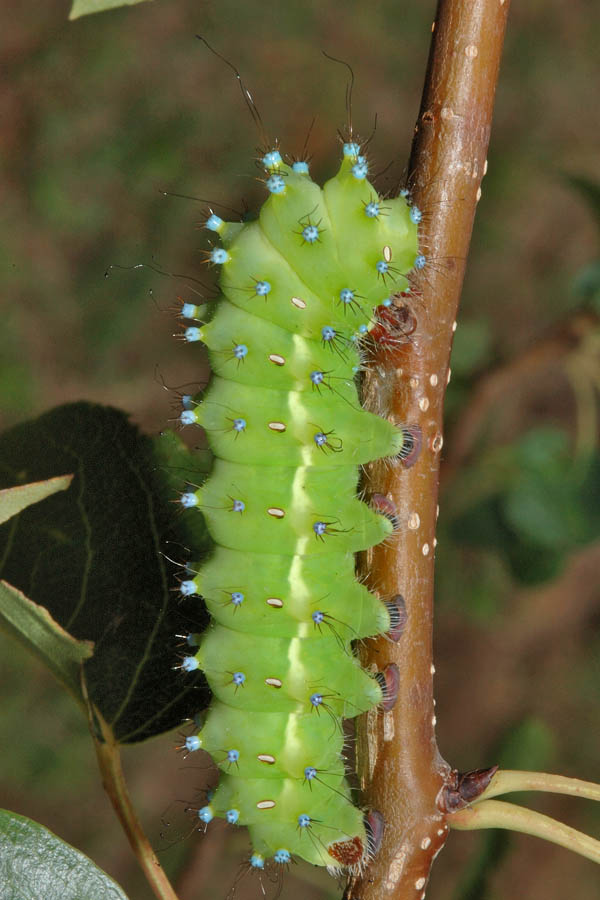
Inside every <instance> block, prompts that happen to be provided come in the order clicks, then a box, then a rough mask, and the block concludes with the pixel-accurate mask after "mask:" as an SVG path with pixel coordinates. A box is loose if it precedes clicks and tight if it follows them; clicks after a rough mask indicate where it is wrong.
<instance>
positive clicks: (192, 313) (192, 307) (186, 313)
mask: <svg viewBox="0 0 600 900" xmlns="http://www.w3.org/2000/svg"><path fill="white" fill-rule="evenodd" d="M179 315H180V316H181V318H182V319H197V318H198V307H197V306H196V304H195V303H184V304H183V306H182V307H181V312H180V313H179Z"/></svg>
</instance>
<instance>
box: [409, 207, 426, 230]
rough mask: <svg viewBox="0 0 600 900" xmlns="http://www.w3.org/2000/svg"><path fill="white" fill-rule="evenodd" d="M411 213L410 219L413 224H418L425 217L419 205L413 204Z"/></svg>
mask: <svg viewBox="0 0 600 900" xmlns="http://www.w3.org/2000/svg"><path fill="white" fill-rule="evenodd" d="M409 215H410V221H411V222H412V223H413V225H418V224H419V222H420V221H421V219H422V218H423V213H422V212H421V210H420V209H419V207H418V206H411V208H410V213H409Z"/></svg>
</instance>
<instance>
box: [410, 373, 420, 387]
mask: <svg viewBox="0 0 600 900" xmlns="http://www.w3.org/2000/svg"><path fill="white" fill-rule="evenodd" d="M408 383H409V384H410V386H411V388H417V387H419V379H418V378H417V377H416V376H415V375H413V376H412V378H411V379H410V381H409V382H408Z"/></svg>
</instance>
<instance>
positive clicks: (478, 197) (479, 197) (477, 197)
mask: <svg viewBox="0 0 600 900" xmlns="http://www.w3.org/2000/svg"><path fill="white" fill-rule="evenodd" d="M475 199H476V201H477V203H479V201H480V200H481V185H479V187H478V188H477V194H476V195H475Z"/></svg>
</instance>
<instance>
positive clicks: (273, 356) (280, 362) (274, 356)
mask: <svg viewBox="0 0 600 900" xmlns="http://www.w3.org/2000/svg"><path fill="white" fill-rule="evenodd" d="M269 360H270V361H271V362H272V363H275V365H276V366H284V365H285V356H281V355H280V354H279V353H270V354H269Z"/></svg>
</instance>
